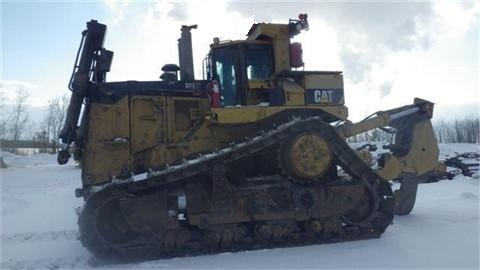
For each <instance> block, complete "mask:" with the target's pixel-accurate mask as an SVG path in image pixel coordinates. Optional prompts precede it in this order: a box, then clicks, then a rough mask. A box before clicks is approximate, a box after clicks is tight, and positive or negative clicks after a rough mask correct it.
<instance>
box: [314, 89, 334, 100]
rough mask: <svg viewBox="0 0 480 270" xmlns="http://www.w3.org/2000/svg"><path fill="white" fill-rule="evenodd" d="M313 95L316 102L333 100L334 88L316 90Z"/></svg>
mask: <svg viewBox="0 0 480 270" xmlns="http://www.w3.org/2000/svg"><path fill="white" fill-rule="evenodd" d="M313 96H314V99H315V103H320V102H332V101H333V98H332V96H333V90H315V92H314V94H313Z"/></svg>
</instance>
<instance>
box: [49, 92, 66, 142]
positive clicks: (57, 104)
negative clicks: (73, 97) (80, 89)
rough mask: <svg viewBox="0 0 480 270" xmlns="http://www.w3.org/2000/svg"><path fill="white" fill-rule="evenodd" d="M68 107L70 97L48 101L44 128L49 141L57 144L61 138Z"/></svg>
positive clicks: (64, 96)
mask: <svg viewBox="0 0 480 270" xmlns="http://www.w3.org/2000/svg"><path fill="white" fill-rule="evenodd" d="M67 107H68V97H67V95H63V96H60V97H55V98H52V99H50V100H49V101H48V112H47V115H46V117H45V120H44V122H43V128H44V129H45V131H46V133H47V137H48V140H49V141H53V142H55V143H56V141H57V139H58V137H59V136H60V131H61V129H62V125H63V122H64V121H65V117H66V113H67Z"/></svg>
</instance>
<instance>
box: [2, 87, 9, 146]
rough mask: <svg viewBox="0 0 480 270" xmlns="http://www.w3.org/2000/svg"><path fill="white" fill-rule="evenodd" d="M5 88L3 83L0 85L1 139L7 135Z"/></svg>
mask: <svg viewBox="0 0 480 270" xmlns="http://www.w3.org/2000/svg"><path fill="white" fill-rule="evenodd" d="M5 99H6V98H5V90H4V89H3V85H0V140H1V139H5V138H6V137H7V123H8V122H7V118H6V117H5V116H6V115H7V112H6V110H7V109H6V108H5Z"/></svg>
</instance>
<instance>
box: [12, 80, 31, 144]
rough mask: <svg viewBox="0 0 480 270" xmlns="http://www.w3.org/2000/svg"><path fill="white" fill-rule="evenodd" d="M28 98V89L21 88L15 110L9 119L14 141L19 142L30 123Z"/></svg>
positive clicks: (17, 93)
mask: <svg viewBox="0 0 480 270" xmlns="http://www.w3.org/2000/svg"><path fill="white" fill-rule="evenodd" d="M28 97H29V93H28V90H27V89H25V88H19V89H18V90H17V92H16V98H15V104H14V108H13V111H12V113H11V115H10V119H9V125H10V132H11V138H12V140H14V141H18V140H19V139H20V138H21V137H22V136H23V135H24V134H23V132H24V129H25V127H26V126H27V123H28V111H27V100H28Z"/></svg>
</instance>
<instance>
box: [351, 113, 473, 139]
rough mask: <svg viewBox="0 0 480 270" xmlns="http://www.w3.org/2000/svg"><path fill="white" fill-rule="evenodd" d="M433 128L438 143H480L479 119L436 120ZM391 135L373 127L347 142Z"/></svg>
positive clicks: (391, 137)
mask: <svg viewBox="0 0 480 270" xmlns="http://www.w3.org/2000/svg"><path fill="white" fill-rule="evenodd" d="M433 130H434V132H435V136H436V137H437V140H438V142H439V143H476V144H478V143H480V119H479V117H478V116H476V117H473V116H471V117H465V118H463V119H454V120H449V121H447V120H437V121H434V122H433ZM392 139H393V135H392V134H389V133H387V132H385V131H383V130H381V129H374V130H370V131H368V132H365V133H362V134H358V135H356V136H353V137H351V138H349V142H380V141H382V142H389V141H391V140H392Z"/></svg>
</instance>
